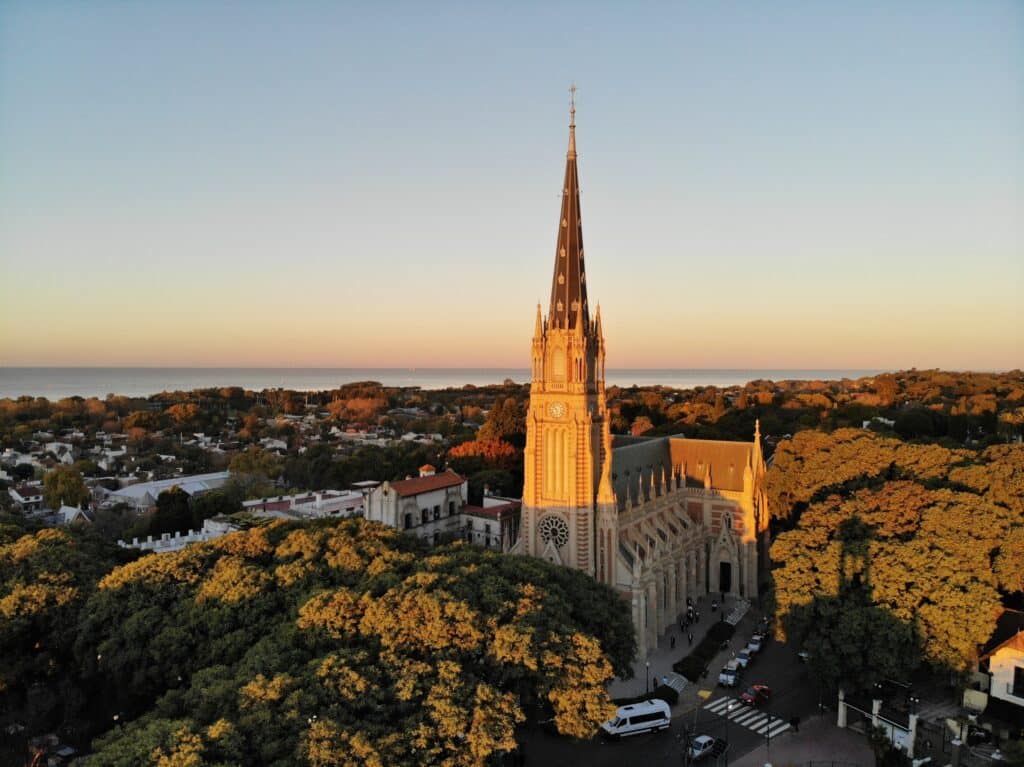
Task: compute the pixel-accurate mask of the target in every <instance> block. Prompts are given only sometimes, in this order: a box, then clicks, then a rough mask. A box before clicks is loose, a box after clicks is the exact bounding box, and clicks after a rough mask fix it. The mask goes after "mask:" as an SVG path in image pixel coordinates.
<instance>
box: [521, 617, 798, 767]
mask: <svg viewBox="0 0 1024 767" xmlns="http://www.w3.org/2000/svg"><path fill="white" fill-rule="evenodd" d="M745 639H746V637H742V641H745ZM740 641H741V638H740V637H737V639H736V640H734V645H735V646H737V647H738V646H739V644H740ZM712 672H713V674H714V676H715V677H717V673H718V670H717V669H712ZM707 681H708V682H711V681H713V679H712V674H711V673H709V675H708V680H707ZM743 682H744V684H745V685H748V684H766V685H768V686H769V687H770V688H771V689H772V693H773V694H772V699H771V701H770V703H769V705H768V706H767V707H766V706H764V704H762V705H761V706H759V707H758V709H757V710H753V711H752V710H751V709H749V708H747V707H746V706H740V705H737V706H735V708H733V709H731V710H730V709H728V708H727V706H728V701H729V700H733V701H735V700H736V699H737V698H738V697H739V694H740V693H741V692H742V688H736V689H730V690H726V689H724V688H722V687H707V686H705V689H709V690H710V691H711V696H710V697H708V698H707V700H706V701H705V702H704V703H703V704H702V705H701V706H699V707H698V708H695V709H693V710H692V711H690V712H688V713H684V714H681V715H677V716H676V717H675V718H674V719H673V720H672V727H671V728H670V729H669V730H668V731H665V732H660V733H649V734H645V735H636V736H633V737H630V738H626V739H624V740H621V741H614V742H607V741H603V740H601V739H600V738H595V739H593V740H590V741H584V742H574V741H571V740H568V739H565V738H561V737H558V736H556V735H549V734H547V733H544V732H542V731H540V730H527V731H526V732H524V733H523V735H522V742H523V744H524V749H525V755H526V764H527V765H545V767H546V766H548V765H550V766H551V767H561V766H562V765H564V766H565V767H575V765H580V764H583V765H586V767H629V765H637V766H638V767H661V766H662V765H674V766H675V767H678V765H680V764H682V754H683V743H684V738H685V731H686V730H687V729H690V730H691V731H694V732H696V734H698V735H704V734H706V735H713V736H715V737H719V738H725V739H726V740H728V741H729V742H730V749H729V755H730V758H731V759H736V758H738V757H740V756H742V755H744V754H747V753H750V752H753V751H755V750H757V749H760V750H761V751H762V752H765V753H766V755H769V754H770V748H771V742H770V741H768V740H767V739H766V737H765V734H766V733H770V734H771V736H772V737H773V738H786V737H793V734H792V728H791V727H790V726H789V720H790V718H791V717H794V716H798V717H800V718H801V719H806V718H807V717H809V716H810V715H811V714H812V713H817V711H818V691H817V689H816V688H815V685H814V683H813V680H812V679H811V678H810V677H809V675H808V672H807V667H806V666H805V665H804V664H803V663H800V662H799V660H798V659H797V657H796V653H795V652H794V651H793V650H792V649H790V648H789V647H786V646H785V645H781V644H779V643H777V642H769V644H768V645H767V647H765V648H764V650H762V652H761V653H760V654H759V655H758V656H757V657H756V658H755V660H754V661H753V662H752V663H751V664H750V668H749V669H747V674H746V676H745V677H744V679H743ZM725 714H728V717H726V716H725ZM769 717H770V719H769Z"/></svg>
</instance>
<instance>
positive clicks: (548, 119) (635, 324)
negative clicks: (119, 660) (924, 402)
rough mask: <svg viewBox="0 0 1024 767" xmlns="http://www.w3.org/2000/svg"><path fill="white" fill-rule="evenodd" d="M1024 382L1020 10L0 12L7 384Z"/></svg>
mask: <svg viewBox="0 0 1024 767" xmlns="http://www.w3.org/2000/svg"><path fill="white" fill-rule="evenodd" d="M574 81H575V82H576V83H577V85H578V88H579V90H578V92H577V126H578V127H577V146H578V150H579V174H580V188H581V200H582V213H583V232H584V245H585V253H586V260H587V276H588V287H589V293H590V300H591V303H592V304H593V303H596V302H598V301H599V302H600V304H601V310H602V319H603V322H604V329H605V335H606V338H607V348H608V367H609V368H629V367H637V368H816V369H822V368H848V369H852V368H861V369H905V368H910V367H919V368H927V367H942V368H949V369H958V370H966V369H975V370H1003V369H1009V368H1014V367H1021V366H1024V309H1022V295H1024V3H1020V2H998V1H997V0H991V1H989V0H964V1H963V2H941V0H938V1H936V0H922V1H920V2H913V1H912V0H908V1H907V2H901V3H892V2H877V3H874V2H849V3H840V2H834V3H821V2H785V1H782V2H772V3H763V2H755V1H753V0H752V1H751V2H727V1H723V2H715V3H706V2H674V3H669V2H665V3H644V2H639V3H603V2H597V3H582V2H581V3H569V2H563V3H550V2H536V3H532V2H517V3H504V2H503V3H497V2H493V3H487V2H481V3H470V2H460V3H447V2H431V3H415V2H409V3H399V2H391V3H389V2H369V1H368V0H367V1H366V2H343V3H338V2H312V1H310V0H293V1H292V2H246V3H242V2H190V1H189V0H167V1H166V2H165V1H163V0H148V1H147V2H145V3H129V2H121V1H119V2H104V1H103V0H95V1H93V2H89V3H82V2H77V1H73V0H68V1H66V2H60V1H59V0H54V1H53V2H45V3H40V2H35V1H31V0H30V1H27V2H5V1H4V0H0V366H73V365H90V366H113V365H125V366H133V365H138V366H218V367H221V366H284V367H287V366H321V367H333V366H338V367H360V366H378V367H410V366H415V367H489V366H493V367H506V366H508V367H526V366H528V364H529V363H528V358H529V349H530V338H531V336H532V333H533V323H534V312H535V305H536V304H537V303H538V302H540V303H542V304H545V305H546V304H547V301H548V291H549V289H550V284H551V269H552V267H553V263H554V255H555V254H554V250H555V241H556V236H557V226H558V211H559V195H560V191H561V189H560V187H561V182H562V175H563V172H564V164H565V152H566V142H567V134H568V131H567V124H568V86H569V85H570V83H572V82H574Z"/></svg>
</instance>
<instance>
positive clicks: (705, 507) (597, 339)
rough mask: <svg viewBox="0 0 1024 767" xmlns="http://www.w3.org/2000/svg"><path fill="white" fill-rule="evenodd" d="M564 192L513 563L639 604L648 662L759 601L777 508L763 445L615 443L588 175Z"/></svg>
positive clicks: (756, 438)
mask: <svg viewBox="0 0 1024 767" xmlns="http://www.w3.org/2000/svg"><path fill="white" fill-rule="evenodd" d="M570 116H571V119H570V121H569V150H568V153H567V154H566V161H565V181H564V183H563V184H562V208H561V214H560V216H559V221H558V241H557V245H556V247H555V266H554V272H553V274H552V277H551V303H550V304H549V306H548V310H547V314H546V315H544V314H542V310H541V307H540V305H538V306H537V315H536V320H535V324H534V333H533V347H532V355H531V371H532V376H531V385H530V405H529V410H528V412H527V415H526V455H525V475H524V486H523V501H522V517H521V522H520V525H521V526H520V531H519V533H520V534H519V539H518V541H517V542H516V544H515V546H514V547H513V549H512V551H513V553H519V554H525V555H529V556H535V557H541V558H543V559H546V560H548V561H550V562H554V563H557V564H561V565H564V566H566V567H574V568H577V569H579V570H583V571H584V572H586V573H589V574H590V575H592V576H593V577H594V578H597V579H598V580H599V581H601V582H603V583H606V584H608V585H609V586H611V587H612V588H614V589H616V590H618V591H619V592H620V593H621V594H622V595H623V597H624V598H625V599H627V600H629V602H630V605H631V608H632V616H633V625H634V627H635V630H636V633H637V647H638V649H639V651H640V657H641V658H643V657H645V656H646V653H647V651H648V650H649V649H652V648H654V647H656V646H657V642H658V637H659V636H660V635H661V634H662V632H663V631H664V630H665V629H666V628H667V627H668V626H669V625H670V624H671V623H673V622H674V621H675V620H676V619H677V616H678V615H679V614H680V613H682V612H685V610H686V600H687V598H688V597H689V598H694V599H696V598H697V597H699V596H701V595H703V594H708V593H713V594H718V593H720V592H724V593H726V594H731V595H733V596H735V597H740V598H746V599H749V598H752V597H756V596H757V593H758V583H759V573H760V569H761V568H762V567H764V566H765V563H767V561H768V557H767V547H768V509H767V504H766V501H765V494H764V490H763V487H762V486H763V481H764V474H765V463H764V458H763V456H762V454H761V443H760V434H759V433H758V431H757V430H755V433H754V435H753V441H752V442H722V441H717V440H694V439H686V438H685V437H655V438H644V437H621V436H615V437H613V436H612V434H611V431H610V430H609V413H608V407H607V403H606V401H605V380H604V376H605V352H606V350H605V342H604V334H603V332H602V326H601V308H600V306H598V307H597V308H596V310H595V311H594V314H593V318H591V311H590V310H591V307H590V304H589V302H588V298H587V273H586V268H585V266H584V257H583V220H582V216H581V214H580V192H579V178H578V174H577V167H576V119H575V118H576V110H575V105H573V107H572V109H571V110H570Z"/></svg>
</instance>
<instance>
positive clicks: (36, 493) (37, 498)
mask: <svg viewBox="0 0 1024 767" xmlns="http://www.w3.org/2000/svg"><path fill="white" fill-rule="evenodd" d="M7 494H8V495H9V496H11V500H12V501H14V503H15V505H17V507H18V508H20V509H21V510H22V511H38V510H39V509H41V508H43V488H42V486H41V485H29V484H23V485H17V486H16V487H12V488H9V489H8V490H7Z"/></svg>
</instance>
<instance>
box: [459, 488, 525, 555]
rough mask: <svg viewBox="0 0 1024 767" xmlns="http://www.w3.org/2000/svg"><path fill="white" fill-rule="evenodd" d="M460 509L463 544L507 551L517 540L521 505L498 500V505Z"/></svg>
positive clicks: (485, 501) (515, 502)
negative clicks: (464, 542)
mask: <svg viewBox="0 0 1024 767" xmlns="http://www.w3.org/2000/svg"><path fill="white" fill-rule="evenodd" d="M488 500H489V499H488V498H486V497H485V498H484V505H483V506H471V505H469V504H467V505H465V506H463V507H462V536H463V538H464V539H465V540H466V542H467V543H472V544H476V545H477V546H483V547H484V548H486V549H497V550H498V551H501V552H508V551H509V550H511V548H512V546H514V545H515V543H516V541H517V540H519V518H520V513H519V512H520V507H521V506H522V502H521V501H518V500H508V499H501V500H502V502H501V503H495V504H492V505H490V506H488V505H487V501H488Z"/></svg>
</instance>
